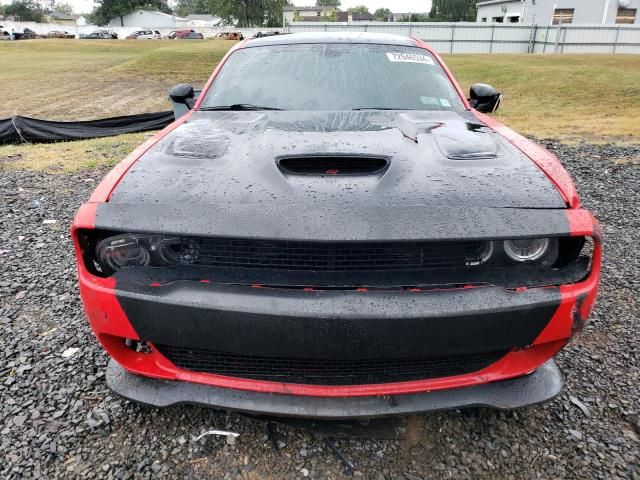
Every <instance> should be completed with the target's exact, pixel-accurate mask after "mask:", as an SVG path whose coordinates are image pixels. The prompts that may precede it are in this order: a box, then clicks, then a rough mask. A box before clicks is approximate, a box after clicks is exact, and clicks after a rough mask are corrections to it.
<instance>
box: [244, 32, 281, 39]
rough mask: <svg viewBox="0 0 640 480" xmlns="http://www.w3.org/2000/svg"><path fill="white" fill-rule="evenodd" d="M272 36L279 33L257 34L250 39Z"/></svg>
mask: <svg viewBox="0 0 640 480" xmlns="http://www.w3.org/2000/svg"><path fill="white" fill-rule="evenodd" d="M273 35H280V32H258V33H256V34H255V35H254V36H253V37H251V38H262V37H271V36H273Z"/></svg>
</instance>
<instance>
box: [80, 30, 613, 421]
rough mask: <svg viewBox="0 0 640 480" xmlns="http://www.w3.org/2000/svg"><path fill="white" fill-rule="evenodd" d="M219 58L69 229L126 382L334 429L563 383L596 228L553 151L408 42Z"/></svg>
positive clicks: (128, 392) (589, 289) (138, 396)
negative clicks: (559, 357)
mask: <svg viewBox="0 0 640 480" xmlns="http://www.w3.org/2000/svg"><path fill="white" fill-rule="evenodd" d="M220 65H221V67H220V68H219V69H218V70H216V72H215V73H214V74H213V76H212V77H211V78H210V80H209V82H208V83H207V85H206V86H205V88H204V90H203V91H202V93H201V94H200V95H199V97H198V98H197V99H196V97H195V91H194V89H193V87H192V86H191V85H188V84H180V85H177V86H175V87H173V88H172V89H171V91H170V94H169V96H170V98H171V100H172V101H173V102H174V103H180V104H183V105H184V106H185V108H186V109H189V111H188V112H187V113H186V114H185V115H183V116H182V117H180V118H179V119H178V120H177V121H176V122H175V123H174V124H172V125H171V126H170V127H168V128H166V129H164V130H163V131H162V132H160V133H159V134H157V135H156V136H155V137H153V139H151V140H149V141H148V142H147V143H146V144H145V145H144V146H143V147H141V148H138V149H137V150H136V151H135V152H134V153H132V154H131V155H129V157H127V159H125V160H124V161H123V162H122V163H120V164H119V165H117V166H116V167H115V169H114V170H113V171H112V172H111V173H110V174H109V175H107V176H106V177H105V179H104V180H103V181H102V183H100V185H99V186H98V187H97V189H96V190H95V191H94V193H93V195H92V196H91V198H90V199H89V201H88V202H87V203H86V204H84V205H83V206H81V207H80V210H79V211H78V213H77V215H76V217H75V220H74V224H73V229H72V235H73V239H74V243H75V249H76V254H77V263H78V265H77V266H78V278H79V282H80V295H81V297H82V300H83V302H84V307H85V312H86V314H87V316H88V318H89V322H90V324H91V327H92V328H93V330H94V332H95V334H96V337H97V338H98V340H99V341H100V343H101V344H102V345H103V347H104V348H105V349H106V350H107V352H108V353H109V354H110V356H111V357H112V359H113V360H112V361H111V362H110V364H109V366H108V367H107V374H106V381H107V384H108V385H109V387H110V388H111V389H112V390H113V391H114V392H116V393H118V394H120V395H122V396H124V397H127V398H129V399H132V400H135V401H138V402H141V403H144V404H148V405H156V406H169V405H172V404H180V403H193V404H198V405H210V406H212V407H216V408H222V409H237V410H242V411H253V412H259V413H267V414H272V415H293V416H310V417H318V418H325V419H327V418H334V419H340V418H345V417H376V416H382V415H394V414H395V415H397V414H408V413H414V412H422V411H428V410H440V409H444V408H460V407H466V406H476V405H485V406H491V407H495V408H517V407H523V406H525V405H531V404H536V403H540V402H544V401H548V400H551V399H552V398H554V397H555V396H557V395H558V394H559V393H560V391H561V389H562V383H563V382H562V376H561V374H560V371H559V369H558V367H557V365H556V364H555V362H554V361H553V357H554V356H555V355H556V354H557V353H558V352H559V351H560V350H562V348H564V347H565V346H566V345H567V344H568V342H569V341H570V340H571V339H572V338H574V337H575V336H576V335H577V334H578V333H579V332H580V331H581V330H582V328H583V327H584V325H585V323H586V321H587V317H588V316H589V314H590V312H591V310H592V308H593V305H594V301H595V299H596V294H597V291H598V282H599V278H600V263H601V258H602V248H601V238H600V228H599V226H598V223H597V221H596V220H595V218H594V217H593V215H592V214H591V213H590V212H589V211H588V210H585V209H584V208H582V207H581V204H580V199H579V197H578V194H577V192H576V188H575V185H574V183H573V181H572V180H571V177H570V176H569V173H567V171H566V170H565V169H564V168H563V166H562V164H561V163H560V162H559V161H558V159H557V158H556V157H555V156H554V155H553V154H552V153H551V152H549V151H547V150H545V149H544V148H543V147H542V146H540V145H538V144H536V143H534V142H533V141H531V140H528V139H527V138H525V137H523V136H521V135H519V134H517V133H516V132H514V131H513V130H511V129H509V128H508V127H507V126H505V125H503V124H501V123H500V122H499V121H497V120H496V119H495V118H494V117H490V116H488V115H487V113H492V112H494V111H495V110H496V109H497V108H498V106H499V104H500V100H501V95H500V93H498V92H497V91H496V90H495V89H494V88H492V87H490V86H489V85H486V84H474V85H472V86H471V88H470V92H469V93H470V95H469V98H470V100H467V96H466V95H464V93H463V92H462V90H461V88H460V86H459V84H458V82H457V81H456V80H455V79H454V78H453V76H452V74H451V72H450V71H449V69H448V68H447V67H446V65H445V64H444V62H443V61H442V59H441V58H440V57H439V56H438V55H437V54H436V53H435V52H434V51H433V50H432V49H431V48H430V47H429V46H428V45H426V44H425V43H424V42H423V41H422V40H420V39H415V38H407V37H401V36H397V35H383V34H373V33H346V32H335V33H293V34H288V35H278V36H269V37H266V38H259V39H254V40H249V41H247V42H243V43H238V44H237V45H236V46H235V48H232V49H231V50H230V52H229V53H228V54H227V55H226V56H225V58H224V59H223V60H222V61H221V62H220ZM572 350H575V349H572ZM573 353H575V351H568V352H565V354H564V356H563V360H565V362H564V364H565V365H566V366H567V367H568V366H574V367H575V366H576V364H578V365H579V364H580V361H579V359H577V360H575V359H574V360H575V361H574V362H571V361H568V360H569V358H570V356H571V355H572V354H573ZM116 362H117V363H116ZM581 374H583V371H582V370H580V369H575V368H574V370H573V372H572V376H575V375H581Z"/></svg>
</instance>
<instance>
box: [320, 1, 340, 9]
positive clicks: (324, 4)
mask: <svg viewBox="0 0 640 480" xmlns="http://www.w3.org/2000/svg"><path fill="white" fill-rule="evenodd" d="M339 6H340V0H316V7H333V8H338V7H339Z"/></svg>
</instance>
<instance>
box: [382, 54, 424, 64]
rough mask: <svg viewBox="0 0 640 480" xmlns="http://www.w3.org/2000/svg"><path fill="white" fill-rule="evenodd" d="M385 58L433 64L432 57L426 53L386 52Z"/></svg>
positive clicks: (391, 60) (394, 60) (392, 60)
mask: <svg viewBox="0 0 640 480" xmlns="http://www.w3.org/2000/svg"><path fill="white" fill-rule="evenodd" d="M387 58H388V59H389V61H390V62H405V63H425V64H427V65H435V62H434V61H433V58H431V57H430V56H428V55H420V54H419V53H396V52H389V53H387Z"/></svg>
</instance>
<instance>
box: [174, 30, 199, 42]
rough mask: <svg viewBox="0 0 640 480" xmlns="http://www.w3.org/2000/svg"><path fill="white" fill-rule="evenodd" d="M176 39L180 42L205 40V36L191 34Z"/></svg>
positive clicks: (196, 33) (195, 33) (197, 33)
mask: <svg viewBox="0 0 640 480" xmlns="http://www.w3.org/2000/svg"><path fill="white" fill-rule="evenodd" d="M176 38H177V39H179V40H204V35H202V34H201V33H200V32H191V33H187V34H186V35H182V36H180V37H176Z"/></svg>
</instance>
